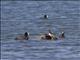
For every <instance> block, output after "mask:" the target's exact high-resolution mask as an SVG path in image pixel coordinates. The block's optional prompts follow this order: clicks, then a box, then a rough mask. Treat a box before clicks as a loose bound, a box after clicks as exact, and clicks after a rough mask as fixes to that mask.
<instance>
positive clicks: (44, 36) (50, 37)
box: [41, 30, 57, 40]
mask: <svg viewBox="0 0 80 60" xmlns="http://www.w3.org/2000/svg"><path fill="white" fill-rule="evenodd" d="M41 39H47V40H51V39H54V40H56V39H57V37H56V36H55V35H54V34H52V32H51V31H50V30H49V31H48V34H44V35H41Z"/></svg>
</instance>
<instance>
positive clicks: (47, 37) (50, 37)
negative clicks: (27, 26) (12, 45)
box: [15, 30, 65, 40]
mask: <svg viewBox="0 0 80 60" xmlns="http://www.w3.org/2000/svg"><path fill="white" fill-rule="evenodd" d="M64 37H65V36H64V32H62V33H61V34H60V35H59V37H57V36H56V35H54V34H53V33H52V32H51V31H50V30H49V31H48V33H46V34H43V35H41V36H40V38H41V39H43V40H57V39H59V38H64ZM29 38H30V35H29V33H28V32H25V33H24V34H23V35H19V36H17V37H16V38H15V39H16V40H28V39H29Z"/></svg>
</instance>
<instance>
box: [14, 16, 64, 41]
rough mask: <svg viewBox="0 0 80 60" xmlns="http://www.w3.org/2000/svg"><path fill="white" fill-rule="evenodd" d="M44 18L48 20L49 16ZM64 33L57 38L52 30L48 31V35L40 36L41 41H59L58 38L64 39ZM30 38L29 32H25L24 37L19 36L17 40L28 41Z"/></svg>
mask: <svg viewBox="0 0 80 60" xmlns="http://www.w3.org/2000/svg"><path fill="white" fill-rule="evenodd" d="M44 18H45V19H47V18H48V15H44ZM64 37H65V36H64V32H62V33H61V34H60V36H59V37H57V36H55V35H54V34H53V33H52V32H51V30H48V33H47V34H43V35H41V36H40V38H41V39H46V40H57V39H58V38H64ZM29 38H30V35H29V33H28V32H25V33H24V34H23V35H19V36H17V37H16V38H15V39H16V40H28V39H29Z"/></svg>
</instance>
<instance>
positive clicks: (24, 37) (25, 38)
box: [15, 32, 29, 40]
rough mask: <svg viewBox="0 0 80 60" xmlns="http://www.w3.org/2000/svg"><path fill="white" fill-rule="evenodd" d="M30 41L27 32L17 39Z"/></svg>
mask: <svg viewBox="0 0 80 60" xmlns="http://www.w3.org/2000/svg"><path fill="white" fill-rule="evenodd" d="M28 39H29V33H28V32H25V33H24V34H23V35H19V36H17V37H16V38H15V40H28Z"/></svg>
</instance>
